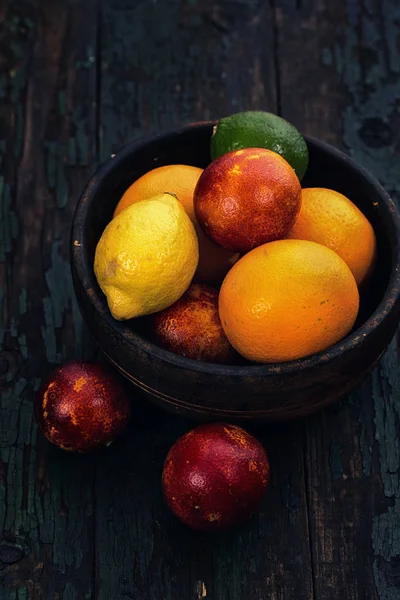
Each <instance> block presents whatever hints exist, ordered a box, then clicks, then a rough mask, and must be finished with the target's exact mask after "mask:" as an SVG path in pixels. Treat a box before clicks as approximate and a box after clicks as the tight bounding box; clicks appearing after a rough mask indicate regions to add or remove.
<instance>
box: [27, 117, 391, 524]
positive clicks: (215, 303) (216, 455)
mask: <svg viewBox="0 0 400 600" xmlns="http://www.w3.org/2000/svg"><path fill="white" fill-rule="evenodd" d="M211 129H212V128H211V125H210V124H207V123H203V124H199V125H196V126H195V127H194V128H185V129H183V130H180V131H177V132H174V133H172V134H168V135H166V136H164V137H163V138H160V139H153V140H150V141H149V142H147V143H138V144H134V145H132V146H131V147H130V148H127V149H126V150H123V151H121V153H120V155H119V156H117V158H115V159H111V160H110V161H108V163H107V164H106V165H105V166H103V167H102V168H101V169H100V171H99V173H98V174H96V175H95V177H94V178H93V179H92V180H91V182H90V183H89V185H88V186H87V188H86V190H85V192H84V193H83V195H82V197H81V200H80V201H79V203H78V207H77V211H76V213H75V217H74V223H73V228H72V253H71V265H72V273H73V278H74V285H75V290H76V292H77V296H78V300H79V302H80V306H81V309H82V312H83V315H84V317H85V319H86V322H87V324H88V326H89V329H90V331H91V332H92V334H93V336H94V337H95V339H96V341H97V342H98V344H99V346H100V348H101V350H102V351H103V353H104V355H105V356H106V357H107V358H108V359H109V360H110V362H112V363H113V364H114V366H116V367H117V368H118V369H119V371H120V372H122V373H123V374H124V375H125V376H126V377H127V378H128V379H130V380H131V381H133V382H134V383H135V384H136V385H138V386H139V387H142V389H144V390H145V391H146V392H147V391H150V393H151V394H152V395H153V396H154V397H155V398H157V399H159V400H160V402H159V403H160V404H162V405H163V406H164V407H165V408H168V409H169V408H170V407H171V405H172V408H173V409H174V411H175V409H176V408H179V403H180V406H183V405H184V409H185V411H186V412H189V414H190V416H193V414H192V413H193V412H194V413H195V416H196V418H197V413H201V414H202V416H206V418H209V417H210V418H211V420H213V421H214V422H212V423H206V424H204V425H200V426H199V427H196V428H194V429H192V430H191V431H189V432H187V433H186V434H185V435H184V436H183V437H181V438H180V439H178V440H177V441H176V443H175V444H174V445H173V446H172V448H171V449H170V452H169V453H168V455H167V456H166V458H165V462H164V467H163V469H162V477H161V486H160V487H161V488H162V491H163V494H164V497H165V500H166V502H167V504H168V506H169V508H170V509H171V510H172V512H173V513H174V514H175V515H176V516H177V517H179V518H180V519H181V520H182V521H183V522H184V523H185V524H187V525H189V526H191V527H193V528H195V529H200V530H206V531H214V530H219V529H224V528H226V527H230V526H231V525H234V524H236V523H239V522H242V521H244V520H245V519H246V518H248V517H249V516H250V515H251V514H252V513H254V512H255V511H256V510H257V508H258V507H259V506H260V503H261V501H262V498H263V496H264V492H265V490H266V488H267V485H268V482H269V478H270V466H269V460H268V457H267V454H266V452H265V450H264V448H263V446H262V445H261V444H260V442H259V441H258V440H257V439H256V438H255V437H254V436H252V435H251V434H249V433H248V432H247V431H245V430H244V429H242V428H241V427H238V426H237V425H236V424H232V423H231V422H230V420H231V417H232V415H233V417H237V416H239V418H240V419H242V417H243V415H245V418H247V417H249V416H250V417H251V418H253V416H254V415H256V418H257V419H258V418H260V416H259V415H260V414H262V413H264V414H265V413H268V418H269V416H270V415H272V416H273V418H275V417H277V418H279V419H280V418H287V417H290V418H293V417H294V416H300V414H306V413H309V412H313V411H315V410H317V409H319V408H321V407H322V406H324V405H327V404H328V403H330V402H332V401H333V400H334V399H337V398H338V397H339V396H340V395H341V394H343V393H346V392H348V391H349V390H350V389H352V388H353V387H354V385H355V384H356V383H357V382H358V381H360V379H361V378H362V377H363V376H364V375H365V373H366V372H367V371H368V370H369V369H370V368H371V367H372V365H373V364H374V363H375V362H376V360H377V359H378V358H379V356H380V354H381V353H382V351H383V350H384V349H385V348H386V346H387V345H388V343H389V341H390V339H391V338H392V336H393V334H394V331H395V328H396V325H397V322H398V316H399V311H400V291H399V290H400V275H399V271H400V251H399V248H400V221H399V217H398V215H397V212H396V210H395V208H394V205H393V203H392V202H391V200H390V198H389V197H388V196H387V194H386V193H385V192H384V190H382V188H381V187H380V186H379V184H378V183H377V182H376V181H375V180H374V179H373V178H372V177H370V176H369V175H368V174H367V173H365V171H363V170H362V169H360V168H359V167H358V166H357V165H355V164H354V163H351V161H349V160H348V158H347V157H345V156H344V155H343V154H341V153H340V152H338V151H336V150H334V149H332V148H329V147H328V146H324V145H323V144H321V143H319V142H315V141H312V140H311V141H310V140H308V143H306V142H305V140H304V138H303V136H302V135H301V134H300V133H299V131H297V129H296V128H295V127H293V126H292V125H291V124H290V123H288V122H287V121H285V120H283V119H281V118H280V117H278V116H276V115H273V114H271V113H265V112H261V111H257V112H244V113H239V114H236V115H232V116H230V117H227V118H224V119H221V120H220V121H219V122H218V123H217V124H216V125H215V127H214V128H213V129H212V130H211ZM309 152H310V164H309ZM160 155H161V165H162V166H157V165H154V162H155V161H158V160H159V157H160ZM186 156H188V161H187V162H188V163H189V164H183V162H184V161H182V157H186ZM209 156H210V157H211V160H208V157H209ZM190 158H191V159H192V160H190ZM168 159H169V160H168ZM150 165H151V168H146V167H148V166H150ZM199 165H202V168H200V166H199ZM310 169H311V171H312V177H311V178H310V180H311V181H312V182H313V183H314V182H315V183H316V184H317V185H315V186H309V185H304V181H306V180H307V171H308V172H310ZM333 171H335V172H333ZM132 172H136V173H138V175H137V176H134V175H132ZM320 172H321V175H320ZM304 176H305V179H304V180H303V177H304ZM337 176H339V177H340V176H341V177H342V178H343V180H344V181H345V185H342V186H340V185H338V186H337V187H338V188H339V189H341V190H342V191H346V190H347V189H348V190H349V191H350V192H352V193H353V192H354V194H355V195H357V194H358V195H357V204H359V205H362V206H365V207H366V209H368V214H369V216H370V217H371V216H372V220H373V222H374V228H375V231H374V228H373V227H372V225H371V222H370V221H371V219H368V218H367V217H366V216H365V214H364V213H363V212H362V211H361V210H360V209H359V208H358V207H357V206H356V204H355V203H354V202H353V200H354V198H353V197H352V196H353V194H352V193H349V194H346V195H343V194H342V193H339V191H337V190H336V189H334V188H335V185H334V182H335V180H336V179H335V178H336V177H337ZM326 182H330V185H328V186H326V187H324V186H323V185H321V183H322V184H323V183H326ZM360 189H361V191H360ZM347 196H349V197H347ZM360 197H363V198H365V202H364V203H363V202H360ZM377 265H378V266H379V268H377ZM371 282H372V284H371ZM376 284H377V285H376ZM371 289H372V290H373V294H372V296H373V298H372V303H370V306H369V308H368V310H367V311H366V313H365V314H364V312H365V311H364V312H363V311H362V310H361V313H362V314H361V317H360V315H359V310H360V297H361V299H362V300H363V299H365V298H366V297H368V296H369V295H370V290H371ZM365 290H368V293H366V292H365ZM362 304H363V302H361V306H362ZM357 316H358V319H357ZM356 320H357V321H356ZM138 332H140V333H138ZM149 340H151V342H149ZM346 340H347V341H346ZM335 348H336V349H335ZM171 357H172V358H171ZM175 357H176V358H175ZM129 369H130V372H128V371H129ZM153 381H155V382H156V385H157V386H159V387H158V389H152V388H151V387H150V384H151V383H152V382H153ZM174 394H175V396H174ZM247 396H248V397H249V398H250V400H248V398H247ZM171 401H173V402H171ZM218 403H220V405H219V406H218ZM246 403H247V404H250V408H251V411H249V412H247V413H246V410H247V408H246ZM243 407H244V410H243ZM216 408H217V409H219V408H220V409H221V410H216ZM232 408H234V409H235V411H233V410H232ZM176 412H179V411H176ZM183 412H184V411H183ZM130 415H131V403H130V398H128V396H127V393H126V391H125V388H123V387H122V386H121V384H120V381H119V380H118V377H117V375H116V373H115V372H114V371H113V370H111V369H110V368H108V367H106V365H105V364H103V363H93V362H88V361H72V362H70V363H67V364H65V365H61V366H60V367H59V368H58V369H56V370H55V371H54V372H53V373H52V374H51V375H50V377H49V378H48V379H47V380H46V381H44V382H43V384H42V386H41V388H40V390H39V392H38V394H37V397H36V402H35V416H36V420H37V422H38V424H39V426H40V429H41V430H42V432H43V433H44V435H45V436H46V437H47V439H48V440H49V441H51V442H52V443H53V444H55V445H56V446H58V447H60V448H62V449H64V450H68V451H75V452H88V451H92V450H96V449H98V448H100V447H102V446H108V445H110V444H111V442H112V441H113V439H114V437H115V436H117V435H118V434H120V433H121V432H122V431H123V430H124V429H125V427H126V425H127V423H128V420H129V419H130ZM221 415H223V419H222V418H221ZM216 417H218V418H219V420H220V422H215V418H216ZM233 417H232V418H233ZM209 420H210V419H209ZM160 470H161V469H160Z"/></svg>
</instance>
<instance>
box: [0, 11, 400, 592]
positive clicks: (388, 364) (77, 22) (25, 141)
mask: <svg viewBox="0 0 400 600" xmlns="http://www.w3.org/2000/svg"><path fill="white" fill-rule="evenodd" d="M0 20H1V28H0V161H1V176H0V342H1V354H0V392H1V414H0V539H1V542H0V599H1V600H31V599H35V600H37V599H44V600H81V599H82V600H84V599H86V600H89V599H96V600H128V599H134V600H198V599H209V600H275V599H282V600H310V599H314V598H315V599H318V600H322V599H323V600H334V599H335V600H336V599H371V600H378V599H379V600H395V599H398V598H400V479H399V463H400V446H399V431H400V425H399V423H400V368H399V365H398V363H399V348H398V339H397V340H394V342H393V344H392V345H391V347H390V349H389V351H388V352H387V353H386V355H385V356H384V357H383V359H382V360H381V363H380V365H379V367H378V368H377V369H376V370H375V371H374V372H373V374H372V375H371V376H370V377H369V378H368V379H367V380H366V381H365V383H364V384H363V386H362V387H361V388H360V389H358V390H357V391H356V392H355V393H353V394H352V395H351V396H350V398H348V399H347V400H346V401H344V402H343V403H342V404H341V405H340V406H336V407H334V408H332V409H331V410H328V411H326V412H324V413H322V414H319V415H318V416H315V417H314V418H310V419H308V420H305V421H301V422H298V423H296V424H290V425H282V426H279V427H276V426H275V427H274V428H267V427H264V429H262V430H259V431H258V432H257V433H258V435H260V436H261V438H262V440H263V442H264V443H265V446H266V448H267V450H268V451H269V453H270V458H271V462H272V469H273V477H272V483H271V486H270V489H269V493H268V495H267V497H266V499H265V502H264V504H263V507H262V511H261V513H260V515H258V516H256V517H255V518H253V520H252V521H251V522H250V523H249V524H248V525H246V526H244V527H242V528H240V529H239V530H236V531H232V532H230V533H226V534H223V535H218V536H213V537H210V536H206V535H199V534H195V533H192V532H190V531H189V530H187V529H185V528H184V527H183V526H181V525H180V524H179V523H178V522H177V521H176V520H175V519H174V518H173V517H171V516H170V514H169V513H168V511H167V509H166V507H165V506H164V503H163V500H162V497H161V492H160V472H161V468H162V463H163V460H164V458H165V455H166V452H167V450H168V448H169V446H170V445H171V444H172V443H173V442H174V441H175V439H176V438H177V436H178V435H180V434H181V433H182V432H184V431H185V430H186V429H187V428H189V427H190V423H188V422H184V421H180V420H178V419H177V418H174V417H170V416H168V415H167V414H166V413H162V412H160V411H159V410H158V409H155V408H152V407H150V405H147V404H145V403H143V401H142V400H141V399H140V397H139V396H134V395H133V397H132V400H133V405H134V418H133V421H132V424H131V427H130V429H129V432H128V433H127V435H125V437H124V438H123V439H121V440H120V441H119V442H117V443H115V445H113V446H112V447H111V448H109V449H107V450H105V451H101V452H99V453H97V454H95V455H89V456H73V455H69V454H66V453H63V452H61V451H58V450H57V449H55V448H53V447H51V446H50V444H48V443H47V442H46V441H45V440H44V439H43V438H42V436H41V435H40V434H39V433H38V431H37V428H36V426H35V424H34V422H33V419H32V399H33V396H34V393H35V390H36V389H37V388H38V385H39V382H40V381H41V379H42V378H43V377H44V376H46V375H47V374H48V373H49V371H50V370H51V369H52V368H53V367H54V366H55V365H57V364H59V363H61V362H63V361H64V360H66V359H70V358H79V357H92V356H94V354H95V349H94V347H93V345H92V342H91V341H90V339H89V335H88V332H87V331H86V329H85V327H84V325H83V323H82V320H81V317H80V314H79V310H78V308H77V305H76V302H75V299H74V293H73V290H72V285H71V278H70V269H69V260H68V236H69V228H70V223H71V218H72V214H73V211H74V207H75V203H76V200H77V198H78V196H79V193H80V191H81V190H82V188H83V186H84V184H85V182H86V181H87V179H88V177H89V176H90V175H91V174H92V172H93V170H94V169H95V167H96V165H97V164H98V163H99V161H100V160H102V159H104V158H106V157H107V156H109V155H110V154H111V153H112V152H115V151H117V150H118V149H119V148H120V147H121V146H122V145H123V144H125V143H126V142H128V141H130V140H132V139H133V138H135V137H137V136H138V135H140V134H142V133H148V132H155V131H159V130H163V129H167V128H170V127H173V126H174V125H177V124H181V123H184V122H190V121H194V120H198V119H204V118H205V119H209V118H217V117H220V116H223V115H227V114H230V113H232V112H236V111H238V110H241V109H249V108H261V109H266V110H271V111H274V112H279V113H280V114H282V115H283V116H285V117H286V118H288V119H289V120H291V121H292V122H293V123H294V124H296V125H297V126H298V127H299V128H301V129H302V130H303V132H305V133H307V134H311V135H314V136H317V137H320V138H321V139H324V140H326V141H328V142H331V143H333V144H334V145H336V146H338V147H341V148H343V149H345V150H346V151H347V152H349V153H350V154H352V155H353V156H354V157H355V158H356V159H357V160H358V161H359V162H360V163H362V164H363V165H364V166H366V167H367V168H368V169H369V170H370V171H371V172H372V173H374V174H375V175H376V176H377V177H378V178H379V179H380V180H381V181H382V183H383V184H384V186H385V187H386V189H387V190H388V191H389V192H390V193H391V194H393V197H394V198H395V199H396V198H397V199H400V133H399V132H400V3H399V0H315V1H314V2H313V1H312V0H270V1H269V2H268V1H267V0H264V1H263V0H230V1H228V0H225V1H223V0H220V1H219V2H218V1H217V0H216V1H212V0H142V1H139V0H104V1H103V2H100V0H70V1H66V0H65V1H63V0H41V1H40V0H1V1H0Z"/></svg>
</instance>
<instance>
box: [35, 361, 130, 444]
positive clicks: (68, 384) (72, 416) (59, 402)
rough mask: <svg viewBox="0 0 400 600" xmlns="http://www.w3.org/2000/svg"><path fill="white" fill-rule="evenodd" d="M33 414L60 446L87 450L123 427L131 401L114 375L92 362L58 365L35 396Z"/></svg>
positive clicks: (111, 439)
mask: <svg viewBox="0 0 400 600" xmlns="http://www.w3.org/2000/svg"><path fill="white" fill-rule="evenodd" d="M34 410H35V418H36V421H37V423H38V425H39V427H40V429H41V430H42V432H43V434H44V435H45V436H46V438H47V439H48V440H49V441H50V442H52V443H53V444H55V445H56V446H58V447H59V448H62V449H63V450H69V451H71V452H90V451H91V450H95V449H97V448H99V447H101V446H106V445H108V444H109V443H111V442H112V441H113V439H114V438H115V437H116V436H117V435H118V434H119V433H121V432H122V431H123V429H124V428H125V426H126V425H127V423H128V421H129V417H130V403H129V400H128V398H127V396H126V394H125V392H124V391H123V390H122V388H121V386H120V384H119V383H118V381H117V379H116V377H115V375H113V373H112V372H111V371H109V370H108V369H107V368H106V367H105V366H103V365H101V364H97V363H94V362H69V363H65V364H64V365H62V366H61V367H59V368H57V369H56V370H55V371H53V373H52V374H51V375H50V377H49V378H48V379H47V381H46V382H44V383H43V384H42V386H41V387H40V389H39V391H38V393H37V396H36V398H35V407H34Z"/></svg>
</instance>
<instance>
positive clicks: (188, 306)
mask: <svg viewBox="0 0 400 600" xmlns="http://www.w3.org/2000/svg"><path fill="white" fill-rule="evenodd" d="M153 337H154V340H155V342H156V343H157V344H159V345H160V346H162V347H163V348H166V349H167V350H169V351H170V352H175V353H176V354H180V355H181V356H185V357H186V358H191V359H193V360H201V361H206V362H211V363H221V364H229V363H233V362H235V360H237V353H236V352H235V350H234V349H233V348H232V346H231V345H230V343H229V341H228V338H227V337H226V335H225V333H224V330H223V328H222V325H221V321H220V318H219V313H218V292H217V290H215V289H213V288H212V287H210V286H208V285H204V284H198V283H193V284H192V285H191V286H190V287H189V289H188V290H187V291H186V292H185V293H184V294H183V296H182V297H181V298H180V299H179V300H178V301H177V302H175V304H172V306H170V307H169V308H167V309H165V310H163V311H161V312H159V313H156V314H155V315H154V320H153Z"/></svg>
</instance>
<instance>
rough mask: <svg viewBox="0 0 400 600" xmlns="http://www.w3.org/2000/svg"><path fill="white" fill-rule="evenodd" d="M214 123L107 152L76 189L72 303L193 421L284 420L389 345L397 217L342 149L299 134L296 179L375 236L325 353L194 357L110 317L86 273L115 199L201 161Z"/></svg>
mask: <svg viewBox="0 0 400 600" xmlns="http://www.w3.org/2000/svg"><path fill="white" fill-rule="evenodd" d="M213 125H214V123H211V122H203V123H195V124H193V125H188V126H185V127H183V128H181V129H179V130H176V131H173V132H170V133H167V134H163V135H159V136H156V137H153V138H148V139H140V140H137V141H135V142H133V143H131V144H130V145H128V146H127V147H125V148H124V149H123V150H121V151H120V152H119V153H118V154H116V155H115V156H114V157H112V158H110V159H109V160H107V161H106V162H105V163H104V164H103V165H102V166H101V167H100V168H99V169H98V171H97V172H96V174H95V175H94V176H93V178H92V179H91V180H90V182H89V183H88V185H87V187H86V189H85V190H84V192H83V194H82V196H81V198H80V200H79V202H78V205H77V208H76V211H75V215H74V220H73V225H72V232H71V267H72V275H73V281H74V287H75V293H76V295H77V298H78V302H79V305H80V308H81V311H82V314H83V317H84V319H85V321H86V324H87V325H88V327H89V330H90V331H91V333H92V335H93V337H94V339H95V341H96V342H97V344H98V346H99V347H100V349H101V351H102V352H103V354H104V355H105V357H106V358H107V359H108V360H109V361H110V362H111V363H112V364H113V365H114V366H115V367H116V368H117V369H118V370H119V371H120V372H121V373H122V374H123V375H124V376H125V377H126V378H127V379H128V380H130V381H131V382H132V383H133V384H135V385H136V386H137V387H138V388H140V389H141V390H142V392H144V394H145V395H146V396H147V397H148V398H149V399H150V400H152V401H153V402H155V403H156V404H158V405H160V406H162V407H163V408H165V409H167V410H169V411H172V412H175V413H179V414H183V415H186V416H189V417H191V418H194V419H200V420H211V419H224V420H228V421H246V420H285V419H293V418H297V417H300V416H303V415H307V414H311V413H313V412H316V411H318V410H320V409H322V408H324V407H325V406H327V405H328V404H330V403H332V402H334V401H336V400H339V399H340V398H342V397H344V396H345V395H347V394H348V393H349V392H350V391H351V390H352V389H354V388H355V387H356V386H357V385H358V384H359V383H360V382H361V381H362V380H363V378H364V377H365V376H366V374H367V373H368V372H369V371H370V370H371V369H372V367H373V366H374V365H375V364H376V362H377V361H378V360H379V358H380V357H381V355H382V353H383V352H384V351H385V349H386V348H387V346H388V344H389V343H390V341H391V339H392V337H393V335H394V333H395V331H396V328H397V324H398V320H399V310H400V272H399V269H400V244H399V240H400V219H399V215H398V213H397V210H396V208H395V206H394V204H393V202H392V200H391V199H390V198H389V196H388V194H387V193H386V192H385V190H384V189H383V188H382V187H381V186H380V185H379V183H378V182H377V181H376V180H375V179H374V178H373V177H372V176H371V175H370V174H369V173H368V172H367V171H365V169H363V168H362V167H360V166H359V165H358V164H356V163H355V162H354V161H353V160H351V159H350V158H349V157H348V156H347V155H345V154H343V153H342V152H340V151H339V150H337V149H335V148H333V147H331V146H329V145H328V144H325V143H323V142H321V141H318V140H315V139H311V138H306V140H307V144H308V148H309V153H310V164H309V168H308V171H307V174H306V176H305V178H304V180H303V181H302V186H303V187H326V188H331V189H334V190H337V191H338V192H341V193H342V194H344V195H345V196H347V197H349V198H350V199H351V200H352V201H353V202H354V203H355V204H356V205H357V206H358V207H359V208H360V210H361V211H362V212H363V213H364V214H365V215H366V216H367V218H368V219H369V220H370V222H371V223H372V225H373V227H374V229H375V233H376V236H377V244H378V258H377V264H376V268H375V271H374V275H373V276H372V278H371V280H370V281H369V283H368V285H367V286H366V287H365V288H364V289H363V290H362V292H361V306H360V312H359V316H358V319H357V322H356V324H355V327H354V328H353V331H352V332H351V333H350V334H349V335H348V336H347V337H346V338H344V339H343V340H341V341H340V342H339V343H337V344H335V345H334V346H331V347H330V348H329V349H327V350H326V351H324V352H320V353H318V354H314V355H312V356H310V357H308V358H304V359H300V360H295V361H291V362H286V363H280V364H265V365H261V364H259V365H253V364H250V365H243V366H233V365H232V366H230V365H229V366H225V365H216V364H210V363H204V362H203V363H202V362H196V361H193V360H190V359H187V358H184V357H182V356H178V355H176V354H173V353H171V352H168V351H167V350H164V349H163V348H160V347H158V346H157V345H155V344H154V343H152V342H151V341H150V340H149V339H146V337H145V333H144V332H143V331H142V330H141V320H140V319H138V320H136V321H125V322H120V321H116V320H115V319H113V317H112V316H111V313H110V311H109V309H108V306H107V301H106V298H105V296H104V295H103V293H102V292H101V290H100V288H99V286H98V284H97V281H96V278H95V275H94V271H93V261H94V253H95V249H96V245H97V242H98V240H99V238H100V236H101V234H102V232H103V230H104V228H105V226H106V225H107V223H108V222H109V221H110V220H111V218H112V214H113V211H114V208H115V206H116V205H117V203H118V200H119V199H120V198H121V196H122V194H123V193H124V191H125V190H126V189H127V187H128V186H129V185H131V183H132V182H133V181H135V180H136V179H137V178H138V177H140V176H141V175H143V174H144V173H146V172H147V171H150V170H151V169H153V168H155V167H158V166H162V165H167V164H173V163H183V164H190V165H194V166H198V167H201V168H205V167H206V166H207V165H208V164H209V162H210V154H209V146H210V137H211V133H212V127H213Z"/></svg>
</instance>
